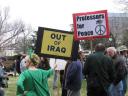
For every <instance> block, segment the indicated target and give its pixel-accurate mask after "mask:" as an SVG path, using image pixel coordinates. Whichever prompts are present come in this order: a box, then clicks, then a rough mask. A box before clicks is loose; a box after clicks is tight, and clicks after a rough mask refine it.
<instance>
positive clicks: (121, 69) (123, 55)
mask: <svg viewBox="0 0 128 96" xmlns="http://www.w3.org/2000/svg"><path fill="white" fill-rule="evenodd" d="M127 56H128V49H127V48H125V49H123V48H122V49H121V50H118V49H116V48H115V47H108V48H105V46H104V45H103V44H101V43H99V44H97V45H96V46H95V51H94V52H93V53H91V54H90V55H89V56H87V57H85V54H84V52H82V51H79V52H78V56H77V60H75V61H72V60H65V61H66V66H65V68H64V69H63V70H56V69H57V67H58V65H57V64H55V65H54V66H53V67H51V66H50V62H49V61H50V60H49V58H46V57H42V56H41V57H40V56H38V55H36V54H35V53H31V54H29V55H25V54H24V55H22V56H20V57H18V58H17V60H16V61H15V65H16V66H15V67H16V70H17V72H18V74H19V77H18V80H17V93H16V94H17V96H51V95H50V90H49V87H48V78H49V77H50V76H51V75H52V74H54V79H53V89H56V88H57V87H58V85H57V84H56V82H57V80H58V79H57V74H58V73H60V82H61V89H62V92H61V96H81V93H80V91H81V86H82V80H86V82H87V88H86V89H87V94H85V96H125V94H126V91H127V73H128V61H127V60H128V59H127Z"/></svg>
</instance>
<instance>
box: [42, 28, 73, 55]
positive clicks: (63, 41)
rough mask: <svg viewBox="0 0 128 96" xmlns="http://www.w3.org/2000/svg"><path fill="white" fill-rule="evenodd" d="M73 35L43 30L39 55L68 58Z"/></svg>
mask: <svg viewBox="0 0 128 96" xmlns="http://www.w3.org/2000/svg"><path fill="white" fill-rule="evenodd" d="M72 43H73V35H72V34H66V33H62V32H54V31H49V30H44V34H43V40H42V47H41V53H44V54H52V55H57V56H64V57H70V56H71V50H72Z"/></svg>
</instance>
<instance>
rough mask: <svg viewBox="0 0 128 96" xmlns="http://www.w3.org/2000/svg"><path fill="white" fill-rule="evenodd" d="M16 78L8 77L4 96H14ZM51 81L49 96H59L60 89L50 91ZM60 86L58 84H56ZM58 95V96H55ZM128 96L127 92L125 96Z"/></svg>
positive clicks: (50, 80)
mask: <svg viewBox="0 0 128 96" xmlns="http://www.w3.org/2000/svg"><path fill="white" fill-rule="evenodd" d="M17 79H18V77H10V78H9V81H8V84H9V86H8V88H5V96H16V81H17ZM52 80H53V77H51V78H50V79H49V88H50V93H51V96H61V88H58V89H57V90H53V89H52ZM58 85H59V86H60V84H58ZM57 94H59V95H57ZM81 96H86V81H85V80H83V84H82V89H81ZM126 96H128V92H127V94H126Z"/></svg>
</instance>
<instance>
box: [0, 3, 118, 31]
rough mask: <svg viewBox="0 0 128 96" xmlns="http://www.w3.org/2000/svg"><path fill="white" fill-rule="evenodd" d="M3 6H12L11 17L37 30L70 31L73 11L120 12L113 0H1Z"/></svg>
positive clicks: (0, 6) (0, 4)
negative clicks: (46, 28) (44, 28)
mask: <svg viewBox="0 0 128 96" xmlns="http://www.w3.org/2000/svg"><path fill="white" fill-rule="evenodd" d="M3 7H9V8H10V18H12V19H22V20H23V21H24V22H25V23H26V24H30V25H31V26H32V27H33V28H34V29H35V30H37V28H38V26H41V27H49V28H54V29H60V30H67V31H69V30H70V29H71V28H70V24H72V23H73V19H72V14H73V13H80V12H82V13H83V12H91V11H98V10H108V12H114V13H118V12H119V6H118V5H117V3H115V2H113V0H0V8H3Z"/></svg>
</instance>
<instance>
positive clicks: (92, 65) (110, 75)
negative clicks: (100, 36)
mask: <svg viewBox="0 0 128 96" xmlns="http://www.w3.org/2000/svg"><path fill="white" fill-rule="evenodd" d="M104 51H105V46H104V45H103V44H102V43H99V44H97V45H96V46H95V53H93V54H90V55H89V56H88V57H87V58H86V64H85V66H84V75H85V77H86V80H87V96H108V89H109V86H110V84H111V83H112V82H113V80H114V66H113V64H112V60H111V58H109V57H108V56H106V55H104Z"/></svg>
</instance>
